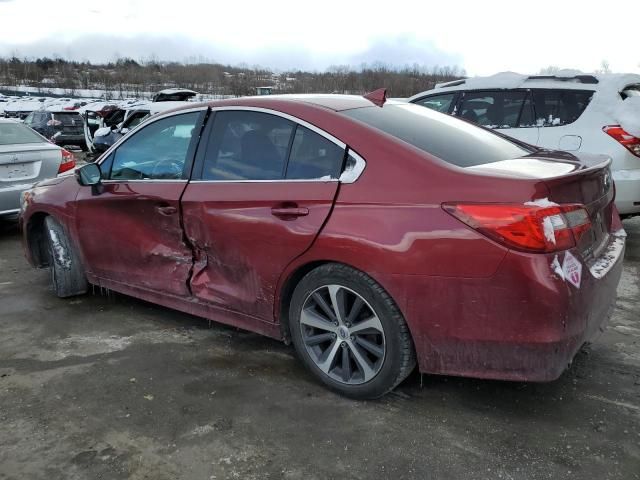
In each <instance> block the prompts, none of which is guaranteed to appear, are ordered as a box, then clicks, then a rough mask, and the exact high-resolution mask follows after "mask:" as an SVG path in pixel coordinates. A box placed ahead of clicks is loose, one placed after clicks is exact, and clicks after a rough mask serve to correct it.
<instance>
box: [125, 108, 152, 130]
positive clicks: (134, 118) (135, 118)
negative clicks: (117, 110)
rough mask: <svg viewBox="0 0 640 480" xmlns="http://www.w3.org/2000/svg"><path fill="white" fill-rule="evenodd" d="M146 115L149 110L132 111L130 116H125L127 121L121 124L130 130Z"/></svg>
mask: <svg viewBox="0 0 640 480" xmlns="http://www.w3.org/2000/svg"><path fill="white" fill-rule="evenodd" d="M148 116H149V112H135V113H132V114H131V116H130V117H129V118H127V121H126V122H125V123H124V124H123V125H122V126H123V127H125V128H128V129H129V130H131V129H133V128H134V127H137V126H138V125H140V124H141V123H142V121H143V120H144V119H145V118H147V117H148Z"/></svg>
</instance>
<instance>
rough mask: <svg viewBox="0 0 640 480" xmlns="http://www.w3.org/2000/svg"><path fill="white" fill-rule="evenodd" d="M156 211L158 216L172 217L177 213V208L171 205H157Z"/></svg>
mask: <svg viewBox="0 0 640 480" xmlns="http://www.w3.org/2000/svg"><path fill="white" fill-rule="evenodd" d="M156 211H157V212H158V213H159V214H160V215H167V216H168V215H173V214H175V213H177V212H178V209H177V207H173V206H171V205H158V206H156Z"/></svg>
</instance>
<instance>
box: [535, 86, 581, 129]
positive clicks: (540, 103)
mask: <svg viewBox="0 0 640 480" xmlns="http://www.w3.org/2000/svg"><path fill="white" fill-rule="evenodd" d="M592 96H593V91H591V90H560V89H557V90H555V89H548V90H546V89H545V90H543V89H536V90H533V101H534V107H535V112H536V124H537V125H538V126H539V127H557V126H562V125H569V124H570V123H573V122H575V121H576V120H577V119H578V118H579V117H580V115H582V112H584V111H585V109H586V108H587V105H589V102H590V101H591V97H592Z"/></svg>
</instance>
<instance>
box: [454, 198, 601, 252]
mask: <svg viewBox="0 0 640 480" xmlns="http://www.w3.org/2000/svg"><path fill="white" fill-rule="evenodd" d="M443 208H444V209H445V210H446V211H447V212H449V213H450V214H451V215H453V216H454V217H456V218H457V219H458V220H461V221H462V222H464V223H466V224H467V225H469V226H470V227H472V228H474V229H475V230H477V231H479V232H480V233H482V234H483V235H486V236H487V237H489V238H492V239H493V240H496V241H497V242H500V243H502V244H504V245H506V246H508V247H511V248H515V249H518V250H526V251H531V252H556V251H560V250H567V249H569V248H572V247H574V246H575V245H576V244H577V242H578V240H580V237H581V236H582V235H583V234H584V233H585V232H586V231H588V230H589V229H590V228H591V220H590V219H589V214H588V213H587V211H586V210H585V208H584V207H583V206H582V205H557V206H544V207H542V206H536V205H519V204H482V203H468V204H460V203H446V204H444V205H443Z"/></svg>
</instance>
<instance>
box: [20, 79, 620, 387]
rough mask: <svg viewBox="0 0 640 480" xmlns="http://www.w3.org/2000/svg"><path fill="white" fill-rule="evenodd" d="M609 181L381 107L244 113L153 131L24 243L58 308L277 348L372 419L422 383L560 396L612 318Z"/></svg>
mask: <svg viewBox="0 0 640 480" xmlns="http://www.w3.org/2000/svg"><path fill="white" fill-rule="evenodd" d="M609 165H610V159H608V158H607V157H604V156H594V155H580V156H577V155H572V154H568V153H561V152H549V151H542V150H537V149H535V148H533V147H529V146H527V145H525V144H520V143H514V142H511V141H509V140H507V139H505V138H503V137H502V136H499V135H497V134H495V133H493V132H491V131H487V130H484V129H481V128H479V127H476V126H474V125H471V124H469V123H467V122H464V121H462V120H459V119H455V118H453V117H450V116H447V115H444V114H441V113H437V112H433V111H431V110H428V109H425V108H423V107H420V106H416V105H410V104H406V103H399V102H393V101H385V95H384V92H380V91H379V92H374V94H372V95H369V96H367V97H366V98H363V97H356V96H342V95H313V96H283V97H270V98H244V99H234V100H228V101H221V102H212V103H208V104H200V105H195V106H194V105H190V106H189V107H186V108H184V109H182V110H178V111H173V112H170V113H165V114H159V115H157V116H155V117H153V118H150V119H149V120H147V121H146V122H144V123H143V124H141V125H140V126H138V127H137V128H136V129H135V130H133V131H131V132H130V133H129V134H127V136H125V137H124V138H122V139H120V140H119V141H118V142H117V143H116V144H115V145H114V146H113V147H111V148H110V149H109V150H108V151H107V152H106V153H105V154H104V155H103V156H102V157H101V158H100V159H99V160H98V161H97V162H96V163H95V164H89V165H87V166H84V167H82V168H81V169H79V170H78V171H77V177H76V178H65V179H57V180H54V181H50V182H44V183H41V184H39V185H37V186H36V187H35V188H34V189H32V190H31V191H30V192H29V194H28V195H27V198H26V201H25V205H24V211H23V214H22V220H21V221H22V226H23V232H24V243H25V249H26V253H27V256H28V258H29V260H30V261H31V263H32V264H33V265H35V266H40V267H49V268H51V269H52V271H53V272H54V275H53V276H52V277H53V284H54V288H55V290H56V293H57V294H58V295H59V296H62V297H65V296H70V295H75V294H80V293H82V292H84V291H85V290H86V288H87V284H88V283H89V284H94V285H99V286H101V287H107V288H110V289H112V290H115V291H118V292H121V293H124V294H127V295H132V296H136V297H139V298H143V299H145V300H147V301H151V302H155V303H158V304H160V305H164V306H167V307H171V308H175V309H178V310H181V311H184V312H189V313H192V314H195V315H199V316H202V317H205V318H208V319H211V320H215V321H218V322H222V323H227V324H230V325H235V326H238V327H241V328H245V329H248V330H251V331H254V332H258V333H261V334H264V335H267V336H270V337H273V338H277V339H283V340H285V341H289V340H291V341H292V342H293V344H294V346H295V348H296V351H297V352H298V355H299V357H300V358H301V360H302V362H303V363H304V364H305V365H306V367H307V368H308V369H309V370H310V371H311V372H312V373H313V374H314V375H315V376H316V377H317V378H318V379H319V380H320V381H322V382H323V383H324V384H325V385H327V386H328V387H330V388H332V389H334V390H336V391H338V392H340V393H342V394H345V395H348V396H351V397H356V398H372V397H377V396H380V395H383V394H384V393H386V392H388V391H389V390H390V389H392V388H394V387H395V386H396V385H397V384H398V383H399V382H401V381H402V380H403V379H404V378H405V377H406V376H407V375H408V374H409V373H410V372H411V370H412V369H413V368H414V366H415V365H416V363H417V365H418V368H419V369H420V371H421V372H424V373H436V374H453V375H465V376H474V377H482V378H497V379H509V380H528V381H546V380H553V379H555V378H557V377H558V376H559V375H560V374H561V373H562V371H563V370H564V369H565V368H566V366H567V364H568V363H569V362H571V360H572V358H573V356H574V355H575V353H576V352H577V350H578V349H579V348H580V346H581V345H582V344H583V343H584V342H586V341H588V340H589V339H591V338H592V337H593V335H594V334H595V333H596V332H597V331H598V329H600V328H601V327H602V326H603V324H604V322H605V321H606V319H607V317H608V314H609V312H610V309H611V306H612V305H613V302H614V301H615V295H616V286H617V284H618V281H619V279H620V275H621V268H622V256H623V252H624V237H623V234H622V232H623V231H622V227H621V224H620V220H619V217H618V214H617V211H616V209H615V205H614V203H613V200H614V189H613V188H612V182H611V177H610V176H611V173H610V169H609Z"/></svg>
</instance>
